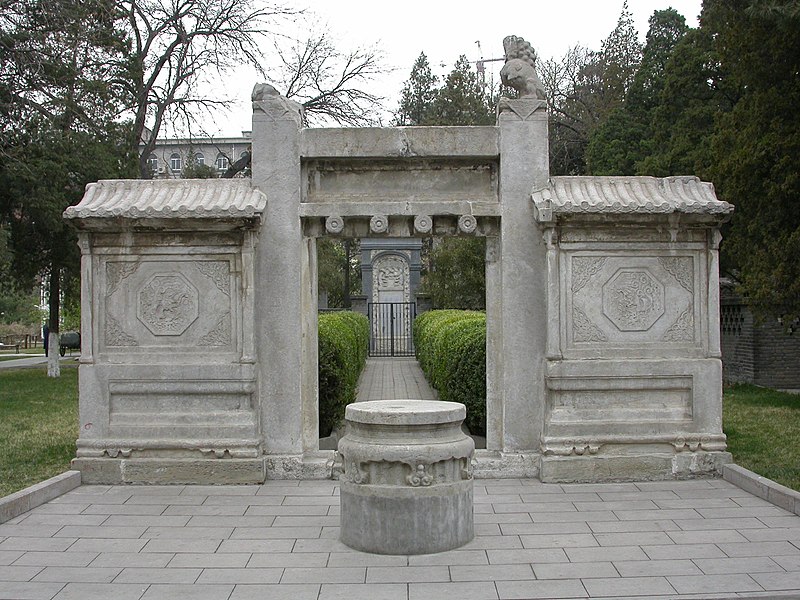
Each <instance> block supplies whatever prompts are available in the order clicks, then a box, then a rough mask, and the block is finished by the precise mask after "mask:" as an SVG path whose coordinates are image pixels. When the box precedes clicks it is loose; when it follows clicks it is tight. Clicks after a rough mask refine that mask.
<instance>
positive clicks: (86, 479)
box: [72, 458, 265, 485]
mask: <svg viewBox="0 0 800 600" xmlns="http://www.w3.org/2000/svg"><path fill="white" fill-rule="evenodd" d="M72 468H73V469H75V470H77V471H80V472H81V481H82V482H83V483H85V484H119V483H141V484H153V485H169V484H205V485H220V484H245V483H263V482H264V479H265V474H264V460H263V459H261V458H226V459H202V458H130V459H126V458H75V459H73V461H72Z"/></svg>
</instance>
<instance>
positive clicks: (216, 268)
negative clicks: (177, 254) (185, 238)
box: [194, 260, 231, 296]
mask: <svg viewBox="0 0 800 600" xmlns="http://www.w3.org/2000/svg"><path fill="white" fill-rule="evenodd" d="M194 264H195V266H196V267H197V270H198V271H200V272H201V273H202V274H203V275H205V276H206V277H208V278H209V279H211V281H213V282H214V285H215V286H217V289H218V290H219V291H220V292H222V293H223V294H225V295H226V296H230V295H231V281H230V278H231V275H230V273H231V270H230V264H229V263H228V262H227V261H222V260H199V261H197V262H196V263H194Z"/></svg>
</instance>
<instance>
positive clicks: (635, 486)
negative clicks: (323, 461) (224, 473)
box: [0, 479, 800, 600]
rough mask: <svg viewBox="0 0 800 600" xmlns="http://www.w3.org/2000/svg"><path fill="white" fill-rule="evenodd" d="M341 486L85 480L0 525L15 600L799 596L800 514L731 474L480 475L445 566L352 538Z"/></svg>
mask: <svg viewBox="0 0 800 600" xmlns="http://www.w3.org/2000/svg"><path fill="white" fill-rule="evenodd" d="M338 492H339V489H338V484H337V483H336V482H333V481H281V482H278V481H268V482H266V483H265V484H264V485H260V486H220V487H208V486H171V487H157V486H88V485H84V486H81V487H78V488H76V489H74V490H72V491H70V492H67V493H66V494H64V495H62V496H60V497H59V498H57V499H55V500H53V501H51V502H49V503H47V504H43V505H41V506H39V507H37V508H34V509H32V510H30V511H28V512H26V513H23V514H21V515H19V516H17V517H15V518H14V519H11V520H10V521H9V522H7V523H4V524H2V525H0V600H1V599H8V598H13V599H15V600H19V599H25V598H32V599H35V600H38V599H42V600H65V599H69V598H76V599H77V598H80V599H81V600H91V599H92V598H102V599H103V600H107V599H108V598H114V599H115V600H116V599H117V598H122V599H127V598H130V599H133V600H151V599H155V598H169V599H173V598H176V599H179V598H191V599H192V600H202V599H204V598H207V599H211V600H216V599H221V600H247V599H250V598H259V599H263V598H269V599H270V600H272V599H280V598H291V599H293V600H294V599H300V600H302V599H304V598H308V599H313V600H320V599H323V598H330V599H336V598H347V599H348V600H357V599H358V598H369V599H370V600H380V599H381V598H386V599H389V600H394V599H400V600H412V599H413V600H416V599H420V600H421V599H423V598H424V599H426V600H427V599H430V598H433V599H436V598H448V597H453V598H459V599H462V598H463V599H465V600H468V599H470V598H477V599H493V600H504V599H513V598H594V599H597V598H612V597H614V598H625V597H630V598H636V597H638V598H650V599H653V598H684V599H689V598H757V597H765V598H800V517H798V516H797V515H794V514H792V513H791V512H789V511H786V510H783V509H781V508H777V507H775V506H774V505H770V504H766V505H765V504H761V503H760V502H754V498H755V499H756V500H758V498H757V497H755V496H752V495H750V494H747V493H745V494H742V490H741V489H740V488H738V487H736V486H734V485H732V484H730V483H728V482H726V481H722V480H698V481H689V482H683V481H682V482H658V483H624V484H592V485H566V484H565V485H557V484H543V483H541V482H539V481H537V480H524V479H522V480H517V479H515V480H476V481H475V497H476V499H477V498H480V499H481V501H480V502H478V503H476V504H475V509H476V514H475V517H476V523H477V524H478V527H477V528H476V531H477V535H476V538H475V540H473V541H472V542H470V543H469V544H467V545H466V546H464V547H463V548H460V549H458V550H453V551H450V552H443V553H441V554H435V555H430V556H384V555H373V554H366V553H362V552H356V551H354V550H352V549H350V548H348V547H347V546H345V545H344V544H342V543H341V542H339V540H338V539H337V538H338V512H339V504H338V500H339V497H338ZM711 492H713V493H711ZM265 499H266V500H268V501H269V502H268V503H266V504H265V503H264V500H265ZM525 500H531V502H525ZM683 500H689V502H687V503H684V502H683ZM150 501H152V502H150ZM143 507H146V508H145V509H143ZM509 507H513V508H509ZM759 507H760V508H765V507H766V508H770V510H768V511H763V510H755V511H754V510H752V509H753V508H759ZM740 509H741V510H740ZM284 510H285V511H286V512H283V511H284ZM687 511H688V512H689V513H690V514H687ZM731 511H739V512H737V513H735V514H734V515H731ZM564 515H569V516H570V517H571V518H570V519H568V520H564V518H563V517H564ZM689 516H690V517H691V518H687V517H689Z"/></svg>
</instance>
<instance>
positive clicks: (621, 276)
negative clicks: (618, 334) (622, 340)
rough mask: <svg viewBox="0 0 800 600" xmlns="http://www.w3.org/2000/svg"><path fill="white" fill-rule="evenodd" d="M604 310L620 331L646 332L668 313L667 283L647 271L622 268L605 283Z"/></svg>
mask: <svg viewBox="0 0 800 600" xmlns="http://www.w3.org/2000/svg"><path fill="white" fill-rule="evenodd" d="M603 312H604V314H605V315H606V316H607V317H608V318H609V319H610V320H611V322H612V323H614V325H615V326H616V327H617V328H618V329H619V330H620V331H646V330H648V329H649V328H650V327H652V325H653V323H655V322H656V321H657V320H658V319H659V318H661V315H663V314H664V286H662V285H661V283H659V282H658V281H657V280H656V279H655V278H654V277H653V276H652V275H651V274H650V273H649V272H648V271H646V270H641V271H639V270H630V271H629V270H621V271H618V272H617V274H616V275H614V277H612V278H611V280H610V281H609V282H608V283H606V285H605V286H603Z"/></svg>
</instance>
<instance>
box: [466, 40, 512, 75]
mask: <svg viewBox="0 0 800 600" xmlns="http://www.w3.org/2000/svg"><path fill="white" fill-rule="evenodd" d="M475 43H476V44H477V45H478V52H480V54H481V58H480V60H476V61H474V62H473V63H472V64H474V65H475V70H476V71H477V72H478V78H479V79H480V82H481V87H486V67H485V66H484V65H485V64H486V63H490V62H499V61H501V60H502V61H504V60H505V57H503V58H483V50H482V49H481V42H480V40H476V41H475Z"/></svg>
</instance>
